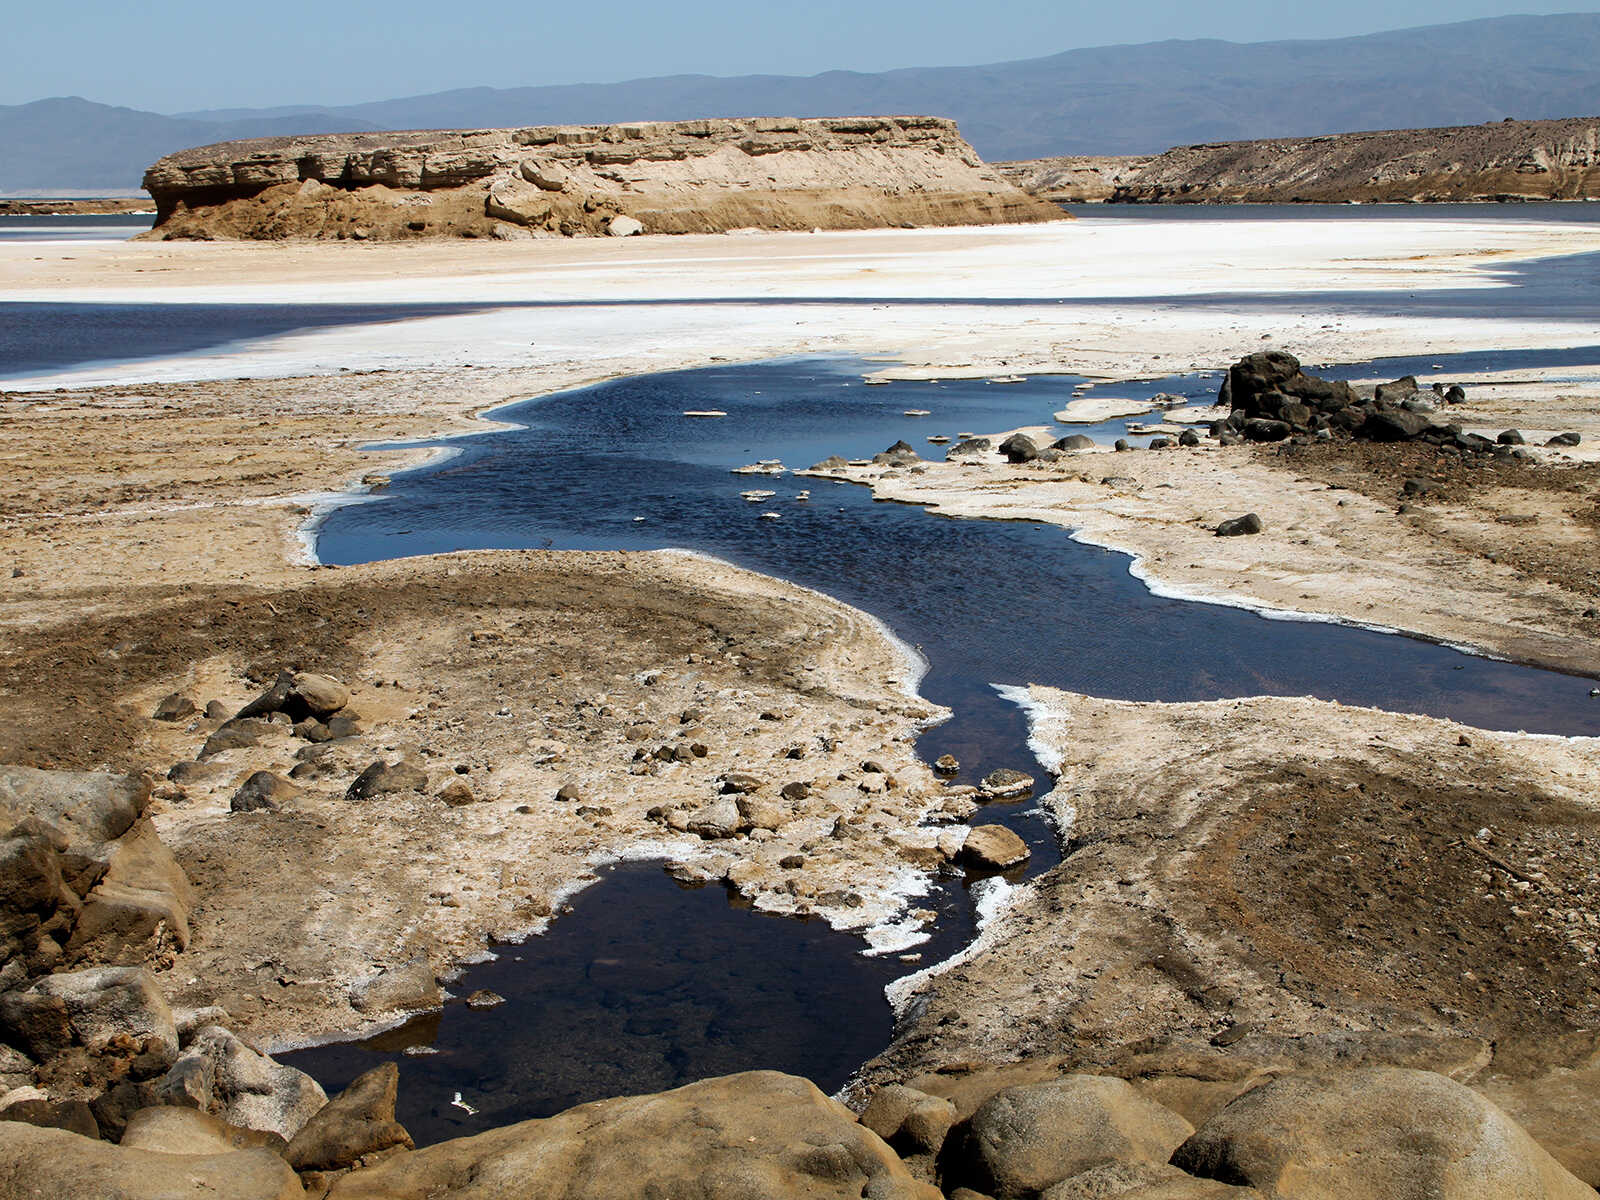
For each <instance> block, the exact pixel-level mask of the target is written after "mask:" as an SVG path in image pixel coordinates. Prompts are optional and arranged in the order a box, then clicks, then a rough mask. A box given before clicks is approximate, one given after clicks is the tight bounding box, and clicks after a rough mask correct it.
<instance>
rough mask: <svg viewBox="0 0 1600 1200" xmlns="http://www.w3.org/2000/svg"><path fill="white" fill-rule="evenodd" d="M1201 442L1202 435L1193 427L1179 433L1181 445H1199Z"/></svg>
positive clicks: (1179, 443)
mask: <svg viewBox="0 0 1600 1200" xmlns="http://www.w3.org/2000/svg"><path fill="white" fill-rule="evenodd" d="M1199 444H1200V435H1199V434H1198V433H1196V432H1195V431H1194V430H1192V429H1185V430H1184V431H1183V432H1182V433H1180V434H1179V435H1178V445H1180V446H1198V445H1199Z"/></svg>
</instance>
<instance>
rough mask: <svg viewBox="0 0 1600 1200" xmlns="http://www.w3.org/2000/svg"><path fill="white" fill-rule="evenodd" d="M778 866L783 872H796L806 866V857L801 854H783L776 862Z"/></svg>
mask: <svg viewBox="0 0 1600 1200" xmlns="http://www.w3.org/2000/svg"><path fill="white" fill-rule="evenodd" d="M778 865H779V866H780V867H782V868H783V869H784V870H785V871H798V870H799V869H800V868H801V867H803V866H805V865H806V856H805V855H803V854H785V855H784V856H783V857H782V858H780V859H779V860H778Z"/></svg>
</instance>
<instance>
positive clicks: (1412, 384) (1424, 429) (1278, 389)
mask: <svg viewBox="0 0 1600 1200" xmlns="http://www.w3.org/2000/svg"><path fill="white" fill-rule="evenodd" d="M1465 398H1466V396H1465V393H1464V392H1463V391H1462V389H1461V388H1460V387H1459V386H1452V387H1450V388H1444V387H1439V388H1437V389H1436V390H1434V391H1432V392H1423V391H1422V390H1421V389H1420V388H1419V387H1418V385H1417V380H1416V378H1415V377H1414V376H1410V375H1407V376H1404V377H1402V378H1400V379H1396V380H1393V381H1392V382H1389V383H1380V384H1378V385H1377V387H1376V388H1375V389H1373V393H1372V395H1371V396H1364V395H1361V394H1359V393H1358V392H1357V391H1356V389H1355V388H1353V387H1351V386H1350V384H1348V383H1345V382H1343V381H1339V380H1329V379H1322V378H1319V377H1318V376H1316V375H1307V374H1306V373H1305V372H1304V371H1303V370H1301V368H1300V360H1299V359H1297V358H1295V357H1294V355H1292V354H1285V353H1283V352H1282V351H1278V350H1268V351H1263V352H1262V353H1259V354H1252V355H1249V356H1248V357H1246V358H1242V359H1240V360H1239V361H1238V362H1236V363H1234V364H1233V366H1232V367H1230V368H1229V369H1228V376H1227V378H1226V379H1224V380H1223V383H1222V387H1221V389H1220V390H1219V391H1218V393H1217V404H1218V406H1219V407H1226V408H1228V409H1229V410H1230V412H1229V415H1228V417H1227V418H1226V419H1225V420H1222V421H1218V422H1216V423H1215V424H1214V425H1213V426H1212V433H1213V435H1214V436H1216V437H1218V438H1219V439H1221V440H1222V441H1223V442H1224V443H1228V442H1230V441H1234V440H1237V439H1239V438H1243V439H1244V440H1246V441H1251V442H1281V441H1284V440H1286V439H1289V438H1293V437H1316V438H1319V439H1322V440H1331V439H1334V438H1351V439H1355V440H1357V441H1367V442H1426V443H1429V444H1431V445H1434V446H1437V447H1438V448H1439V449H1440V450H1441V451H1444V452H1446V453H1451V454H1462V455H1493V456H1495V457H1498V458H1521V457H1525V456H1526V451H1524V450H1520V449H1519V447H1521V446H1522V445H1523V444H1524V442H1525V439H1524V438H1523V437H1522V435H1521V434H1520V433H1518V432H1517V431H1516V430H1514V429H1508V430H1506V431H1505V432H1504V433H1502V434H1500V435H1499V437H1498V438H1496V439H1494V440H1491V439H1489V438H1486V437H1483V436H1482V435H1481V434H1476V433H1467V432H1465V431H1464V430H1463V429H1462V427H1461V426H1460V425H1459V424H1455V423H1452V422H1449V421H1445V420H1442V419H1440V418H1439V417H1438V416H1437V415H1436V414H1437V413H1438V412H1439V409H1440V408H1441V406H1448V405H1451V404H1459V403H1461V402H1462V401H1463V400H1464V399H1465ZM1550 444H1551V445H1560V446H1570V445H1576V444H1577V435H1576V434H1558V435H1556V437H1554V438H1552V439H1551V440H1550Z"/></svg>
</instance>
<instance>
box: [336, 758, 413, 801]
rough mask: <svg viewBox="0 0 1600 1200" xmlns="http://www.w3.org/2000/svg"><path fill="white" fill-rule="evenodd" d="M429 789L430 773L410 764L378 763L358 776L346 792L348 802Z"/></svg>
mask: <svg viewBox="0 0 1600 1200" xmlns="http://www.w3.org/2000/svg"><path fill="white" fill-rule="evenodd" d="M427 787H428V773H427V772H426V771H424V770H423V769H422V768H421V767H417V766H413V765H412V764H411V763H408V762H404V761H401V762H393V763H386V762H383V761H381V760H380V761H378V762H375V763H373V764H371V765H370V766H369V767H367V769H366V770H364V771H362V772H361V774H359V775H357V776H356V778H355V782H354V783H352V784H351V785H350V787H349V788H348V789H347V790H346V791H345V794H344V798H345V799H346V800H370V799H372V798H373V797H374V796H388V795H394V794H396V793H399V792H421V791H426V790H427Z"/></svg>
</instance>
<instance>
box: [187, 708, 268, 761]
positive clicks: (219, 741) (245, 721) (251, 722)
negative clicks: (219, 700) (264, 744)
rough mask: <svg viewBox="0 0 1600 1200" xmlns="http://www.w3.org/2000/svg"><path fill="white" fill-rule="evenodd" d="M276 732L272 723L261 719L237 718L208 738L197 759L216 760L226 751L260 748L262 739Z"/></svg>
mask: <svg viewBox="0 0 1600 1200" xmlns="http://www.w3.org/2000/svg"><path fill="white" fill-rule="evenodd" d="M274 732H275V730H274V729H273V727H272V722H270V721H264V720H262V719H261V718H259V717H243V718H238V717H236V718H234V719H233V720H231V721H227V722H225V723H224V724H223V726H222V727H221V728H220V729H218V730H217V731H216V732H215V733H213V734H212V735H211V736H210V737H208V738H207V739H206V744H205V745H204V746H202V747H200V753H199V754H198V755H196V757H197V758H199V759H201V760H202V761H204V760H205V759H208V758H214V757H215V756H216V755H218V754H221V753H222V752H223V751H225V750H246V749H248V748H250V747H251V746H259V745H260V744H261V739H262V738H264V737H268V736H270V735H271V734H272V733H274Z"/></svg>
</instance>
